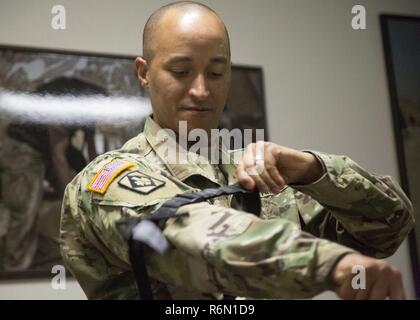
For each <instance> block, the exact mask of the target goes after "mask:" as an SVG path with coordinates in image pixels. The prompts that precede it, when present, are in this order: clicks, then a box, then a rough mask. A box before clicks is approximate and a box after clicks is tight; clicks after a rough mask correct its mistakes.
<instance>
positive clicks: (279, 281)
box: [61, 118, 414, 299]
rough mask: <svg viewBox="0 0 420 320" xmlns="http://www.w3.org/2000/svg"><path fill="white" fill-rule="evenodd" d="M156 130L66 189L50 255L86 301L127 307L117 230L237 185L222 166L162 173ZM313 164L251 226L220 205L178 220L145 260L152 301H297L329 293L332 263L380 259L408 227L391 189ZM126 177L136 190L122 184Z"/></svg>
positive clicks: (402, 199) (130, 293)
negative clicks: (101, 180)
mask: <svg viewBox="0 0 420 320" xmlns="http://www.w3.org/2000/svg"><path fill="white" fill-rule="evenodd" d="M159 129H160V128H159V126H158V125H157V124H156V123H155V122H154V121H153V120H152V119H151V118H149V119H148V120H147V121H146V125H145V129H144V132H143V133H141V134H139V135H138V136H137V137H135V138H133V139H131V140H130V141H128V142H127V143H126V144H125V145H124V146H123V147H122V148H121V149H119V150H116V151H111V152H108V153H105V154H103V155H101V156H99V157H98V158H96V159H95V160H94V161H93V162H92V163H90V164H89V165H88V166H87V167H86V168H85V169H84V170H83V171H82V172H81V173H80V174H79V175H78V176H77V177H76V178H75V179H74V180H73V181H72V182H71V183H69V185H68V186H67V189H66V192H65V196H64V200H63V206H62V217H61V252H62V256H63V259H64V261H65V264H66V266H67V267H68V268H69V270H70V271H71V272H72V274H73V275H74V276H75V277H76V279H77V280H78V282H79V284H80V285H81V287H82V288H83V290H84V292H85V293H86V295H87V297H88V298H89V299H131V298H137V297H138V294H137V289H136V284H135V281H134V277H133V273H132V271H131V265H130V261H129V257H128V247H127V243H126V242H125V241H124V239H123V238H122V235H121V232H120V229H119V228H118V223H117V222H118V221H120V220H121V219H122V218H128V217H138V216H148V215H150V214H152V213H153V212H154V211H155V210H156V209H157V208H158V207H159V206H160V205H161V204H162V203H163V202H165V201H166V200H168V199H170V198H172V197H173V196H175V195H176V194H179V193H182V192H187V191H194V190H200V189H203V188H207V187H218V186H220V185H225V184H232V183H235V182H237V179H236V177H235V166H234V165H233V163H228V164H221V165H216V166H214V165H210V164H209V162H208V161H207V162H206V161H204V160H203V159H204V158H202V157H197V159H196V160H194V161H189V163H187V164H173V163H172V162H171V163H169V162H168V161H166V160H165V159H166V157H167V153H165V152H164V151H163V150H161V149H160V148H159V147H160V146H161V145H162V143H163V142H164V141H165V140H167V138H166V137H165V136H164V137H163V138H162V135H159V134H158V131H159ZM161 131H162V130H160V131H159V132H161ZM313 154H314V155H316V156H317V158H318V159H319V161H320V162H321V164H322V165H323V167H324V170H325V173H324V175H323V176H322V177H321V178H320V179H319V180H318V181H316V182H314V183H313V184H311V185H304V186H288V187H286V188H284V189H283V190H282V192H281V193H279V194H278V195H273V194H261V200H262V206H263V208H262V213H261V216H260V217H257V216H255V215H252V214H250V213H246V212H244V211H241V210H239V207H238V206H237V204H236V202H235V198H234V197H232V196H224V197H220V198H217V199H216V200H214V201H208V202H203V203H199V204H193V205H187V206H184V207H182V208H180V209H179V210H178V212H177V213H182V216H179V217H174V218H171V219H169V220H168V221H167V222H166V225H165V227H164V228H163V232H164V235H165V236H166V238H167V239H168V241H169V242H170V244H171V248H170V250H169V252H168V253H167V254H166V255H164V256H161V255H159V254H158V253H156V252H153V251H152V250H150V252H149V251H147V252H146V260H147V261H146V264H147V268H148V273H149V276H150V277H151V279H152V287H153V291H154V295H155V297H156V298H161V299H165V298H173V299H206V298H207V299H209V298H221V297H223V294H229V295H234V296H245V297H252V298H307V297H312V296H314V295H316V294H318V293H320V292H322V291H325V290H328V289H331V283H330V280H329V275H330V272H331V270H332V268H333V267H334V265H335V263H336V262H337V261H338V260H339V259H340V258H341V257H342V256H343V255H344V254H346V253H349V252H353V251H354V250H356V251H359V252H362V253H364V254H367V255H370V256H373V257H378V258H382V257H386V256H389V255H391V254H392V253H393V252H394V251H395V250H396V249H397V248H398V246H399V245H400V243H401V242H402V241H403V239H404V238H405V236H406V235H407V233H408V232H409V230H410V229H411V228H412V226H413V223H414V219H413V214H412V206H411V203H410V201H409V200H408V199H407V197H406V196H405V194H404V193H403V192H402V191H401V189H400V187H399V186H398V185H397V184H396V183H395V182H393V181H392V180H391V178H389V177H382V176H375V175H372V174H369V173H368V172H366V171H364V170H363V169H362V168H361V167H360V166H358V165H357V164H356V163H355V162H353V161H352V160H350V159H349V158H347V157H345V156H336V155H329V154H324V153H320V152H313ZM116 158H119V159H123V160H126V161H129V162H130V163H132V164H133V166H132V167H130V168H128V169H126V170H125V171H123V172H121V173H120V174H119V175H118V176H117V177H116V178H115V179H114V180H113V181H112V182H111V183H110V184H109V186H108V187H107V190H106V192H105V193H104V194H100V193H97V192H92V191H89V190H88V185H89V183H90V182H91V181H92V179H94V177H95V175H97V174H98V172H100V170H101V169H102V168H103V167H104V166H105V165H106V164H107V163H109V162H110V161H112V160H113V159H116ZM129 175H131V176H134V179H135V180H136V181H140V182H139V183H138V184H137V186H140V187H133V186H131V187H130V185H129V184H127V181H128V180H127V179H128V178H129ZM141 181H143V183H142V182H141ZM134 185H135V186H136V184H134Z"/></svg>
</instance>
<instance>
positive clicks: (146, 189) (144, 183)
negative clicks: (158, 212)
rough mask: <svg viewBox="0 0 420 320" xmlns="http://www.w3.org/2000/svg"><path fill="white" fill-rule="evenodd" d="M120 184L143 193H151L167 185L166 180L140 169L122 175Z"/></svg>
mask: <svg viewBox="0 0 420 320" xmlns="http://www.w3.org/2000/svg"><path fill="white" fill-rule="evenodd" d="M118 184H119V185H120V186H121V187H123V188H126V189H129V190H132V191H134V192H138V193H141V194H149V193H150V192H152V191H154V190H156V189H158V188H160V187H162V186H164V185H165V181H163V180H160V179H157V178H154V177H151V176H149V175H147V174H145V173H142V172H140V171H139V170H136V171H131V172H129V173H127V174H126V175H125V176H124V177H122V178H121V179H120V180H119V181H118Z"/></svg>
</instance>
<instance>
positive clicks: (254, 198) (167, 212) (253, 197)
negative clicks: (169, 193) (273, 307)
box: [123, 184, 261, 300]
mask: <svg viewBox="0 0 420 320" xmlns="http://www.w3.org/2000/svg"><path fill="white" fill-rule="evenodd" d="M231 194H233V195H236V196H238V198H237V200H238V202H239V203H240V204H241V205H242V208H243V210H244V211H246V212H250V213H253V214H256V215H259V213H260V211H261V201H260V197H259V193H258V191H253V192H250V191H248V190H246V189H244V188H242V187H241V186H240V185H239V184H234V185H230V186H222V187H220V188H209V189H204V190H202V191H199V192H191V193H183V194H178V195H176V196H175V197H174V198H172V199H170V200H168V201H166V202H165V203H164V204H163V205H162V206H161V207H160V208H159V209H158V210H156V211H155V212H154V213H153V214H152V215H151V216H150V217H148V218H147V219H133V220H130V221H128V222H127V223H126V225H125V228H124V230H123V234H124V237H125V239H126V240H127V241H128V244H129V250H130V260H131V264H132V268H133V272H134V276H135V279H136V283H137V288H138V291H139V297H140V299H141V300H153V294H152V289H151V285H150V279H149V276H148V275H147V269H146V263H145V259H144V246H145V245H148V246H149V247H151V248H152V249H154V250H156V251H160V253H161V254H162V253H164V252H165V250H166V249H162V243H161V242H162V241H161V240H162V239H161V238H159V237H160V236H163V235H162V234H160V235H156V234H149V235H148V237H147V241H145V239H144V237H143V239H136V236H135V235H134V232H133V231H134V229H135V228H138V227H139V226H140V224H141V223H142V222H145V221H144V220H149V221H153V222H154V223H155V224H158V222H161V221H165V220H166V219H168V218H171V217H174V216H176V212H177V210H178V209H179V208H180V207H182V206H185V205H188V204H193V203H199V202H203V201H207V200H209V199H213V198H216V197H219V196H224V195H231ZM149 230H150V229H149ZM152 231H154V232H155V233H156V232H160V230H159V229H157V228H156V230H152ZM149 232H150V231H149ZM153 239H160V243H156V244H154V243H153ZM156 241H158V240H156ZM156 248H160V249H158V250H157V249H156Z"/></svg>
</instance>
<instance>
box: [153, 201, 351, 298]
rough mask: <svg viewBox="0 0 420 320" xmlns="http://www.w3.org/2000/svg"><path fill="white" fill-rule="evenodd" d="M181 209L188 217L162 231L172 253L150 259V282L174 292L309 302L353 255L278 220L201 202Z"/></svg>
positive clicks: (154, 255) (328, 287)
mask: <svg viewBox="0 0 420 320" xmlns="http://www.w3.org/2000/svg"><path fill="white" fill-rule="evenodd" d="M180 210H182V212H184V213H185V212H187V213H188V216H187V217H182V218H181V217H180V218H178V219H172V220H170V221H169V222H168V224H167V226H166V228H165V230H164V234H165V236H166V237H167V239H168V240H169V241H170V243H171V244H172V246H173V248H172V249H171V250H170V252H169V253H168V255H166V256H160V255H158V254H153V255H152V256H151V257H150V260H149V262H150V272H151V274H152V275H153V277H155V278H156V279H158V280H159V281H163V282H165V283H167V284H169V285H171V286H173V287H187V288H191V289H192V290H198V291H201V292H202V291H203V290H207V292H209V293H211V292H219V291H223V292H224V293H230V294H233V295H236V296H247V297H254V298H308V297H312V296H314V295H316V294H318V293H320V292H322V291H324V290H327V289H331V288H330V283H329V281H328V277H329V273H330V272H331V270H332V268H333V267H334V263H335V262H336V261H337V260H338V259H339V258H341V257H342V256H343V255H344V254H346V253H348V252H352V251H353V250H352V249H349V248H347V247H343V246H340V245H338V244H336V243H333V242H330V241H327V240H322V239H317V238H315V237H313V236H311V235H309V234H307V233H302V232H301V231H300V230H299V229H298V228H297V226H296V225H295V224H293V223H292V222H289V221H287V220H283V219H271V220H261V219H259V218H257V217H255V216H253V215H251V214H245V213H243V212H240V211H237V210H233V209H226V208H222V207H216V206H210V205H208V204H205V203H203V204H198V205H192V206H186V207H184V208H182V209H180ZM209 210H210V211H211V214H209V213H210V212H209ZM157 270H159V272H157Z"/></svg>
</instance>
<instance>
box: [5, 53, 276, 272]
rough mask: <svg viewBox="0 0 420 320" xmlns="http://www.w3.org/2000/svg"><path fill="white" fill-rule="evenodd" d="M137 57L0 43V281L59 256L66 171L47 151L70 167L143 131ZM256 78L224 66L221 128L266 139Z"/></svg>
mask: <svg viewBox="0 0 420 320" xmlns="http://www.w3.org/2000/svg"><path fill="white" fill-rule="evenodd" d="M135 58H136V57H135V56H130V55H110V54H102V53H89V52H77V51H71V50H55V49H45V48H29V47H19V46H6V45H0V157H1V159H2V160H0V182H1V184H0V280H13V279H34V278H51V274H52V267H53V266H54V265H63V263H62V260H61V256H60V253H59V243H58V240H59V220H60V207H61V200H62V193H63V188H64V185H65V184H63V183H62V182H63V181H64V182H65V183H68V182H69V181H70V179H69V177H68V175H67V176H66V174H65V172H64V171H65V170H62V167H60V166H59V165H57V164H55V163H54V161H53V160H51V159H53V158H54V154H56V152H58V151H57V150H61V155H62V156H63V157H64V158H66V159H67V160H66V161H67V164H66V165H65V166H64V167H69V168H70V169H71V172H72V175H73V176H74V175H75V174H76V173H77V172H79V171H80V170H81V168H83V167H84V165H86V164H87V163H88V162H89V161H91V160H92V159H93V158H94V157H95V156H96V155H98V154H101V153H103V152H106V151H108V150H112V149H116V148H119V147H120V146H122V144H123V143H124V142H125V141H127V140H129V139H130V138H131V137H134V136H135V135H137V134H138V133H140V132H141V131H142V129H143V124H144V120H145V119H146V117H147V116H148V115H149V114H150V113H151V103H150V99H149V97H148V94H147V92H146V91H145V90H144V89H143V88H142V87H141V86H140V84H139V82H138V79H137V76H136V72H135V67H134V60H135ZM263 78H264V77H263V70H262V68H261V67H257V66H243V65H234V66H233V67H232V83H231V90H230V94H229V97H228V100H227V103H226V107H225V111H224V113H223V115H222V120H221V125H220V128H227V129H233V128H239V129H241V130H243V129H254V130H256V129H264V133H265V136H264V138H265V139H266V140H267V139H268V135H267V120H266V111H265V96H264V81H263ZM67 98H69V99H67ZM48 99H49V100H48ZM83 99H85V100H83ZM5 141H6V142H5ZM64 142H65V145H66V149H65V152H64V151H63V150H64V149H63V148H62V147H61V149H60V145H63V143H64ZM92 150H93V151H92ZM70 151H71V152H70ZM56 158H57V157H56ZM23 164H25V165H26V167H25V165H23ZM29 168H30V169H29ZM63 177H65V178H67V179H64V178H63ZM21 180H22V181H23V180H24V182H21ZM60 181H61V185H60ZM16 190H17V191H16ZM34 199H35V200H34ZM37 199H38V200H37ZM19 219H20V220H19ZM17 221H20V224H19V223H18V222H17ZM22 221H24V222H22ZM11 230H13V232H11ZM21 230H34V231H33V232H32V231H31V232H32V233H33V234H32V235H31V236H29V235H28V234H29V232H26V231H25V232H26V234H25V232H21ZM35 242H36V245H35V244H34V243H35ZM34 246H35V249H34ZM7 248H9V250H7ZM1 250H3V252H2V251H1ZM4 252H6V253H7V255H5V254H3V253H4Z"/></svg>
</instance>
